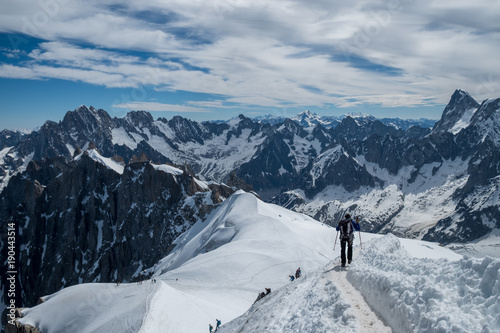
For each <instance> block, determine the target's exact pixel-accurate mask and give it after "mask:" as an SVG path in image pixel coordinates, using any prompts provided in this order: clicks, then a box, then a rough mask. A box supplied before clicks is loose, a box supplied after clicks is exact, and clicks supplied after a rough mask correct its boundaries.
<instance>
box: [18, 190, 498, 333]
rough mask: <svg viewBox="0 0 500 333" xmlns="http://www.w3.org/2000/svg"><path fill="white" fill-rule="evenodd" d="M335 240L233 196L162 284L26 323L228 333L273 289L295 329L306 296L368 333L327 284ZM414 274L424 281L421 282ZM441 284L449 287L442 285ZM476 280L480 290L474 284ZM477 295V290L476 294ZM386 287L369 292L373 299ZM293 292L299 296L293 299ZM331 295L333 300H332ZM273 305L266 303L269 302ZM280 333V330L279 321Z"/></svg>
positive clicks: (131, 287) (161, 269)
mask: <svg viewBox="0 0 500 333" xmlns="http://www.w3.org/2000/svg"><path fill="white" fill-rule="evenodd" d="M190 231H191V230H190ZM335 234H336V232H335V230H334V229H333V228H329V227H326V226H324V225H322V224H321V223H319V222H316V221H314V220H312V219H311V218H309V217H307V216H304V215H302V214H297V213H294V212H291V211H288V210H286V209H284V208H281V207H279V206H275V205H269V204H265V203H263V202H261V201H260V200H258V199H256V198H255V197H254V196H253V195H251V194H247V193H243V192H237V193H236V194H235V195H233V196H231V197H230V198H229V199H228V200H226V201H225V202H224V203H223V204H222V205H221V206H220V207H219V208H217V209H216V210H214V211H213V212H212V214H211V215H210V216H209V219H208V220H206V222H198V224H197V225H196V228H194V229H192V231H191V233H190V232H187V233H186V234H184V235H183V236H182V238H179V240H178V244H177V248H176V249H175V250H174V251H173V252H172V254H171V255H169V256H167V257H166V258H165V259H164V260H162V261H161V262H160V263H158V265H157V266H156V273H155V274H156V276H155V279H156V281H157V282H156V283H152V282H153V281H152V280H146V281H144V283H142V284H122V285H120V286H116V285H112V284H84V285H79V286H74V287H70V288H66V289H64V290H62V291H60V292H58V293H56V294H54V295H51V296H49V297H48V298H47V301H46V302H45V303H43V304H41V305H39V306H36V307H33V308H31V309H28V310H25V313H26V317H25V318H23V319H22V322H24V323H31V324H34V325H39V327H43V328H44V330H43V332H44V333H46V332H60V331H65V330H64V329H62V330H61V329H60V328H61V327H63V328H64V327H65V325H67V323H71V325H73V326H71V327H74V328H75V329H76V328H77V330H78V331H80V332H95V331H98V330H101V329H104V330H103V331H107V332H151V331H155V330H156V331H175V332H197V331H206V329H207V326H208V323H212V325H214V324H215V319H216V318H218V319H221V320H222V322H223V324H225V323H228V322H229V321H230V320H232V319H234V318H237V317H239V316H241V315H242V314H244V313H245V311H247V310H248V309H249V308H250V307H251V305H252V304H253V302H254V300H255V298H256V296H257V293H258V292H261V291H263V290H264V288H265V287H270V288H272V290H273V292H272V293H271V297H276V296H278V295H283V298H276V302H282V301H283V302H284V303H286V302H288V303H286V304H288V307H287V306H285V304H283V305H281V306H278V304H280V303H276V306H271V307H270V308H269V309H273V308H275V309H276V311H277V312H274V313H270V315H271V314H272V315H273V316H274V317H275V318H278V317H279V311H280V309H281V310H283V311H285V312H287V313H288V314H289V315H290V316H292V318H293V319H294V320H295V322H296V323H301V322H302V323H303V322H308V323H309V322H310V319H308V317H307V315H306V314H305V312H303V311H302V310H303V309H300V307H295V308H294V305H293V304H294V302H296V300H294V298H293V297H294V295H295V296H296V297H298V295H307V293H308V290H309V295H310V297H309V298H307V300H308V302H309V303H308V306H309V310H310V311H316V310H321V311H324V312H325V313H332V312H334V313H335V314H336V318H337V319H338V320H337V321H336V323H340V324H341V325H343V326H342V327H347V328H349V329H350V331H351V332H357V331H358V332H365V331H364V330H363V329H362V328H361V327H362V321H361V320H360V319H359V312H358V311H357V309H356V306H355V305H352V302H350V301H349V300H348V299H347V298H348V297H350V296H348V295H345V294H344V293H342V292H340V293H339V288H338V287H336V286H337V283H331V282H330V283H329V282H328V281H330V279H332V280H333V277H332V275H331V274H333V273H337V272H336V271H330V272H328V273H323V272H324V271H325V270H329V269H331V265H332V260H333V261H335V260H338V252H339V246H338V244H337V249H336V252H335V253H333V252H332V247H333V242H334V239H335ZM356 236H357V238H356V240H355V244H356V247H359V235H358V234H357V235H356ZM361 237H362V240H363V248H368V244H369V243H370V240H371V239H375V240H373V241H372V242H375V243H377V242H378V240H383V239H384V237H382V236H380V235H372V234H365V233H362V234H361ZM400 243H401V245H402V246H403V247H404V248H405V249H406V250H407V251H408V252H409V253H411V254H412V255H413V256H418V257H423V258H427V259H423V260H435V261H436V262H437V263H441V262H446V260H454V261H455V262H456V261H459V260H461V256H459V255H457V254H455V253H453V252H451V251H450V250H447V249H444V248H442V247H439V246H438V245H437V244H433V243H428V242H421V241H416V240H413V241H410V240H400ZM365 244H366V245H365ZM363 251H364V250H363ZM429 258H433V259H429ZM358 261H359V262H360V263H359V265H361V257H359V258H356V260H355V264H354V265H353V266H352V270H354V269H355V267H356V265H358V263H357V262H358ZM373 265H374V266H375V267H377V265H378V264H377V263H376V262H375V263H374V264H373ZM299 266H300V267H301V268H302V271H303V273H304V277H303V278H302V279H299V280H298V281H296V282H299V283H304V285H302V286H301V285H299V284H297V283H296V282H294V283H293V284H292V283H290V282H289V281H288V275H290V274H293V273H294V272H295V269H296V268H297V267H299ZM315 271H316V272H315ZM440 272H441V273H442V274H445V273H446V272H444V271H440ZM425 273H427V272H425ZM414 274H416V275H417V276H418V272H416V273H414ZM443 279H444V280H449V278H448V277H446V276H444V277H443ZM473 279H474V281H477V277H473ZM497 279H498V278H497ZM494 280H495V279H494V278H490V279H489V281H490V282H491V281H494ZM307 281H309V282H310V283H313V284H314V283H316V282H317V283H320V285H321V286H322V288H323V289H321V290H323V291H324V293H322V292H321V290H319V291H318V290H317V289H314V290H312V291H313V293H311V292H310V291H311V288H313V287H312V286H313V284H310V286H311V287H307V285H306V283H309V282H307ZM314 281H316V282H314ZM490 282H488V284H486V286H489V285H490ZM478 285H479V284H478ZM478 285H477V286H476V287H475V288H476V290H480V287H479V286H478ZM283 287H284V288H283ZM382 287H383V286H381V285H379V284H377V283H375V284H373V285H372V288H375V289H380V288H382ZM487 288H489V287H487ZM495 288H496V287H495ZM295 289H297V291H300V292H298V293H295V292H292V291H293V290H295ZM379 292H380V293H381V291H379ZM315 293H319V294H318V298H314V297H312V296H314V295H312V294H315ZM497 293H498V292H497ZM289 294H291V296H288V295H289ZM326 294H328V295H337V296H335V299H331V298H330V297H329V296H326ZM285 295H286V296H285ZM271 297H269V298H267V299H266V298H264V299H263V301H266V302H270V301H272V300H273V299H272V298H271ZM289 297H291V298H289ZM321 300H322V301H321ZM318 301H321V302H322V303H318ZM262 304H264V303H262ZM293 309H296V311H295V310H293ZM250 310H252V308H250ZM282 322H283V321H282ZM124 323H127V324H126V325H124ZM322 323H323V325H324V327H328V326H329V325H334V321H331V322H330V321H328V320H326V319H325V321H323V322H322ZM275 324H276V325H277V326H276V327H279V323H278V322H277V321H276V322H275ZM228 327H230V326H229V324H228ZM333 327H335V326H333ZM377 327H378V326H377ZM319 331H321V330H319ZM242 332H246V331H245V330H243V331H242Z"/></svg>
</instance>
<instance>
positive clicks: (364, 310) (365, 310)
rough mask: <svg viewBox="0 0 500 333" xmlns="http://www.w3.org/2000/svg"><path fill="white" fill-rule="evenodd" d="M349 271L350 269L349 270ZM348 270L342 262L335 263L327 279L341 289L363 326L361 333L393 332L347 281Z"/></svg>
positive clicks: (330, 268)
mask: <svg viewBox="0 0 500 333" xmlns="http://www.w3.org/2000/svg"><path fill="white" fill-rule="evenodd" d="M347 269H348V268H347ZM347 269H345V268H342V267H340V262H335V263H333V264H331V265H330V267H329V269H328V271H327V272H328V273H329V274H328V275H327V278H329V279H331V280H332V281H333V282H334V283H335V284H336V285H337V286H338V287H339V289H340V292H341V293H342V296H343V298H344V299H345V300H346V301H347V302H348V303H349V304H350V305H351V307H352V309H353V310H354V312H355V313H356V319H357V320H358V321H359V324H360V325H361V330H360V332H377V333H385V332H392V329H391V328H390V327H388V326H387V325H385V323H384V322H383V321H382V320H381V319H380V318H379V317H378V316H377V314H376V313H375V312H373V310H372V309H371V308H370V306H369V305H368V304H367V303H366V302H365V299H364V298H363V296H362V295H361V293H360V292H359V291H358V290H356V288H354V286H353V285H352V284H351V283H350V282H349V280H348V279H347Z"/></svg>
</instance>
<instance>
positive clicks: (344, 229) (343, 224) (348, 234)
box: [339, 219, 354, 241]
mask: <svg viewBox="0 0 500 333" xmlns="http://www.w3.org/2000/svg"><path fill="white" fill-rule="evenodd" d="M339 227H340V228H339V229H340V239H341V240H350V241H352V240H353V239H354V230H353V228H352V222H351V219H343V220H340V222H339Z"/></svg>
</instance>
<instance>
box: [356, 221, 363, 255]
mask: <svg viewBox="0 0 500 333" xmlns="http://www.w3.org/2000/svg"><path fill="white" fill-rule="evenodd" d="M356 223H357V224H358V226H359V229H360V230H358V233H359V246H361V249H363V242H361V227H360V224H359V216H356Z"/></svg>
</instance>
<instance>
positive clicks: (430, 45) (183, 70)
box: [0, 0, 500, 129]
mask: <svg viewBox="0 0 500 333" xmlns="http://www.w3.org/2000/svg"><path fill="white" fill-rule="evenodd" d="M0 6H1V10H0V91H1V99H2V103H1V104H0V115H1V119H2V120H1V123H0V129H3V128H9V129H22V128H33V127H35V126H38V125H41V124H43V123H44V122H45V120H49V119H50V120H54V121H59V120H61V119H62V118H63V116H64V114H65V113H66V112H67V111H69V110H74V109H76V108H77V107H78V106H80V105H82V104H85V105H87V106H90V105H92V106H94V107H95V108H102V109H104V110H106V111H108V112H109V113H110V114H111V116H116V117H122V116H124V115H125V114H126V112H128V111H129V110H146V111H150V112H151V113H152V114H153V117H154V118H158V117H166V118H171V117H173V116H174V115H182V116H184V117H187V118H190V119H193V120H198V121H201V120H210V119H229V118H231V117H233V116H235V115H237V114H240V113H243V114H245V115H247V116H257V115H262V114H274V115H280V116H293V115H295V114H297V113H299V112H300V111H303V110H306V109H309V110H311V111H313V112H315V113H317V114H320V115H342V114H346V113H350V112H363V113H367V114H372V115H374V116H376V117H400V118H432V119H438V118H439V117H440V116H441V113H442V111H443V108H444V106H445V105H446V103H447V102H448V101H449V99H450V96H451V94H452V93H453V92H454V90H455V89H458V88H460V89H463V90H466V91H468V92H469V93H470V94H471V95H472V96H473V97H474V98H476V99H477V100H478V101H482V100H484V99H486V98H491V97H500V91H499V90H500V83H499V78H500V66H499V60H498V55H499V54H500V23H499V20H498V17H497V13H500V3H499V2H498V1H492V0H479V1H474V2H470V1H461V0H457V1H449V0H439V1H438V0H422V1H414V0H385V1H374V0H361V1H355V2H354V1H352V2H347V1H345V0H328V1H326V0H308V1H304V0H295V1H292V0H276V1H272V2H271V1H261V0H254V1H248V0H214V1H201V0H193V1H184V0H182V1H181V0H168V1H158V0H156V1H144V2H140V3H139V2H137V1H113V0H109V1H104V2H103V1H94V0H91V1H85V2H80V1H74V0H36V1H35V0H25V1H22V2H20V1H13V0H7V1H5V0H4V1H3V2H2V4H1V5H0Z"/></svg>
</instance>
